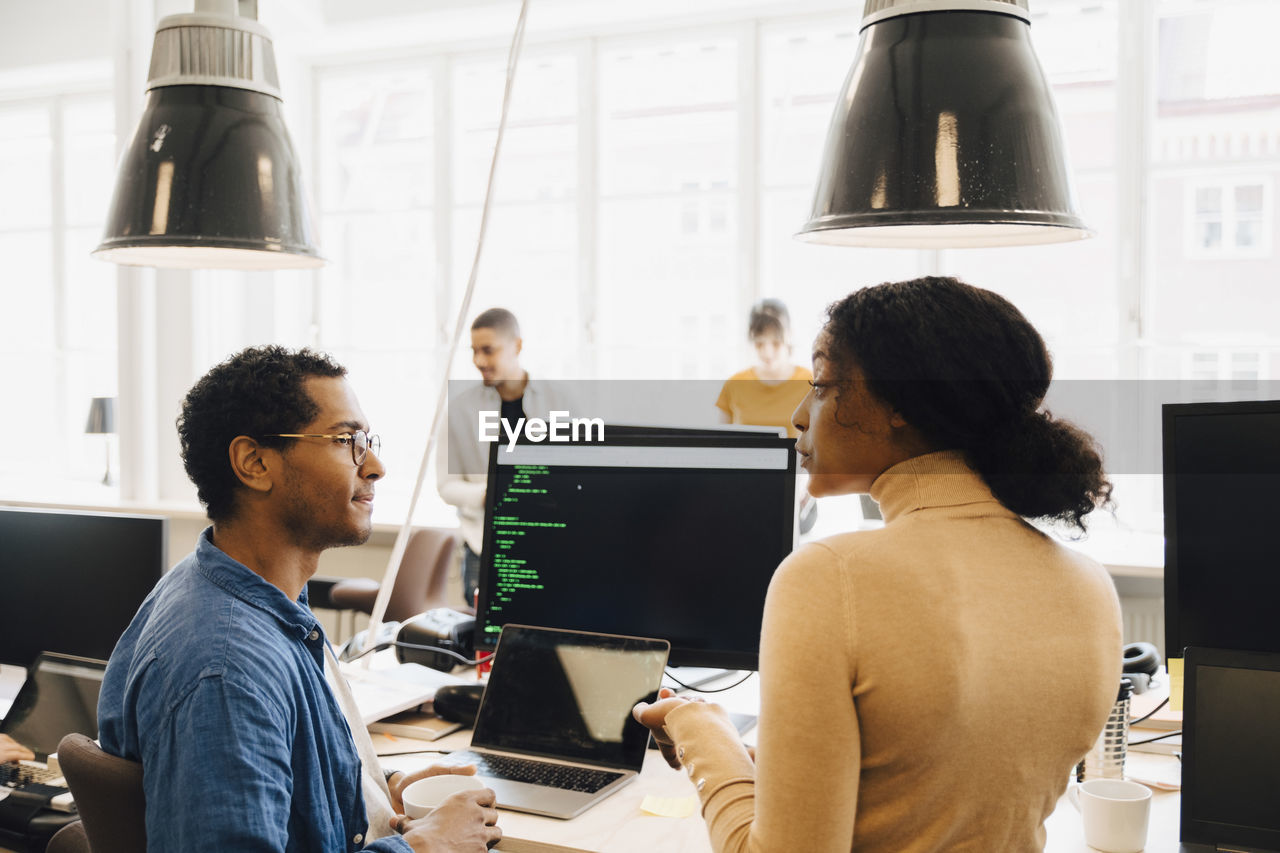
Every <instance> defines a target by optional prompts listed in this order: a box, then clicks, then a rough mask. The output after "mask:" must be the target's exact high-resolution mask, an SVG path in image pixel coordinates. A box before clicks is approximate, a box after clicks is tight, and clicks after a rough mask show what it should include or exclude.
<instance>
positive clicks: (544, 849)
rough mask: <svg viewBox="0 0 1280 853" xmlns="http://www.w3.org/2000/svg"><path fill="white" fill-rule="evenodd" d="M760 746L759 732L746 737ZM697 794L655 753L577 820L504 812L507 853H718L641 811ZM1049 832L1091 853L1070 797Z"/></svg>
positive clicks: (1156, 824) (703, 838)
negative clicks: (652, 801) (656, 800)
mask: <svg viewBox="0 0 1280 853" xmlns="http://www.w3.org/2000/svg"><path fill="white" fill-rule="evenodd" d="M707 698H708V699H710V700H713V701H717V702H720V703H721V704H723V705H724V706H725V707H726V708H727V709H729V710H731V711H743V712H748V713H750V712H753V710H754V708H755V707H756V706H757V705H758V698H757V680H756V678H752V679H750V680H748V682H747V683H746V684H744V685H742V687H740V688H736V689H735V690H733V691H730V692H728V693H725V694H721V695H719V696H715V695H713V696H708V697H707ZM470 739H471V732H470V731H466V730H464V731H461V732H456V733H454V734H451V735H448V736H446V737H443V738H441V739H440V740H437V741H434V742H430V743H425V744H424V746H428V747H434V748H438V749H450V750H452V749H463V748H465V747H466V746H467V745H468V744H469V743H470ZM745 739H746V740H747V741H748V742H753V741H754V731H753V732H748V734H747V737H746V738H745ZM430 761H431V756H430V755H404V756H394V757H387V758H384V759H383V763H384V766H386V767H388V768H396V769H415V768H418V767H421V766H423V765H424V764H428V763H430ZM1126 768H1127V770H1128V771H1129V773H1130V774H1131V775H1134V776H1138V777H1140V778H1157V779H1162V780H1163V779H1176V778H1178V776H1179V763H1178V760H1177V759H1176V758H1174V757H1173V756H1171V755H1156V754H1151V753H1130V755H1129V756H1128V760H1127V764H1126ZM693 793H694V790H693V784H692V783H691V782H690V781H689V778H688V776H687V775H686V774H685V773H684V772H682V771H679V770H673V769H672V768H670V767H668V766H667V763H666V762H665V761H663V760H662V756H661V755H659V754H658V751H657V750H649V753H648V755H647V756H646V757H645V763H644V770H643V771H642V772H641V773H640V776H639V778H638V779H637V780H636V781H635V782H632V783H630V784H629V785H626V786H625V787H623V788H622V789H621V790H619V791H618V792H617V793H615V794H613V795H612V796H610V797H608V798H607V799H605V800H604V801H602V802H600V803H598V804H596V805H595V806H592V807H591V808H590V809H588V810H587V811H586V812H584V813H583V814H581V815H579V816H578V817H576V818H574V819H573V820H567V821H565V820H555V819H553V818H545V817H538V816H536V815H526V814H520V813H519V812H511V811H505V810H503V811H501V812H500V813H499V817H498V825H499V826H500V827H502V832H503V836H504V838H503V842H502V844H500V845H499V847H498V849H499V850H505V851H508V853H565V851H600V853H632V852H633V851H634V853H710V850H711V843H710V840H709V838H708V836H707V830H706V825H705V824H704V823H703V820H702V816H701V814H700V813H695V814H694V815H693V816H692V817H688V818H679V819H677V818H669V817H656V816H653V815H647V814H644V813H643V812H641V811H640V803H641V801H642V800H643V799H644V797H645V795H647V794H652V795H654V796H658V797H686V796H691V795H692V794H693ZM1178 819H1179V795H1178V793H1177V792H1170V791H1154V792H1153V797H1152V801H1151V825H1150V830H1149V832H1148V835H1147V846H1146V853H1177V851H1178V843H1179V842H1178ZM1045 826H1046V829H1047V833H1048V838H1047V843H1046V845H1045V851H1046V853H1091V851H1093V848H1092V847H1089V846H1088V845H1087V844H1085V843H1084V827H1083V826H1082V824H1081V821H1080V816H1079V813H1078V812H1077V811H1076V810H1075V807H1074V806H1072V805H1071V803H1070V802H1069V801H1068V800H1067V798H1066V796H1065V795H1063V797H1062V798H1061V799H1059V801H1058V806H1057V808H1056V809H1055V810H1054V812H1053V814H1051V815H1050V816H1049V819H1048V820H1047V821H1046V822H1045Z"/></svg>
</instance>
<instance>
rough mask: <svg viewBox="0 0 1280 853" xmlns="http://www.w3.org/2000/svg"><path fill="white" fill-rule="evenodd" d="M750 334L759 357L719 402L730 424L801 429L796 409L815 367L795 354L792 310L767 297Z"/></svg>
mask: <svg viewBox="0 0 1280 853" xmlns="http://www.w3.org/2000/svg"><path fill="white" fill-rule="evenodd" d="M747 337H748V338H749V339H750V340H751V344H752V346H754V347H755V350H756V363H755V364H753V365H752V366H751V367H748V368H747V369H746V370H742V371H739V372H738V373H735V374H734V375H733V376H730V377H729V379H728V380H727V381H726V382H725V383H724V386H723V387H722V388H721V389H720V396H719V397H718V398H717V399H716V408H718V409H719V410H720V420H721V422H722V423H726V424H752V425H756V426H775V427H785V428H786V430H787V435H789V436H791V437H792V438H795V437H796V436H797V435H798V434H799V433H797V432H796V429H795V427H794V426H792V424H791V413H792V412H794V411H795V408H796V406H798V405H799V404H800V401H801V400H803V399H804V395H805V394H807V393H808V392H809V380H811V379H813V373H812V372H811V371H810V370H809V368H807V367H802V366H800V365H798V364H795V363H794V361H793V360H792V358H791V315H790V314H789V313H788V312H787V306H786V305H784V304H783V303H782V301H781V300H778V299H762V300H760V301H759V302H757V303H756V304H755V305H753V306H751V316H750V318H749V320H748V323H747Z"/></svg>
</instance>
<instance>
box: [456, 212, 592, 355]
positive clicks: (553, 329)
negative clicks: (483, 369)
mask: <svg viewBox="0 0 1280 853" xmlns="http://www.w3.org/2000/svg"><path fill="white" fill-rule="evenodd" d="M577 221H578V220H577V206H576V205H571V204H519V205H517V204H510V205H504V206H501V207H495V208H494V209H493V210H492V212H491V214H490V219H489V233H488V236H487V238H486V249H485V254H484V258H483V260H482V261H481V264H480V276H479V278H478V279H477V280H476V292H475V296H474V298H473V299H472V302H471V317H474V316H475V315H476V314H479V313H480V312H481V311H483V310H485V309H487V308H493V307H495V306H500V307H503V308H506V309H508V310H510V311H511V312H513V313H514V314H515V315H516V318H517V319H518V320H519V321H520V332H521V334H522V336H523V337H524V341H525V344H524V351H523V352H522V354H521V364H522V365H523V366H524V367H525V368H526V369H527V370H529V371H531V372H533V373H535V374H537V375H539V376H542V377H554V378H565V377H578V376H581V375H582V374H583V372H584V368H585V367H586V365H585V364H584V361H589V360H584V359H583V358H582V357H581V354H580V353H579V351H578V342H579V330H580V328H581V325H582V324H581V319H580V314H579V311H578V288H577V281H578V269H577V265H578V240H577ZM479 227H480V212H479V210H478V209H477V208H469V209H464V210H460V211H458V213H457V215H456V216H455V218H454V237H455V239H454V257H455V258H457V264H458V267H457V268H458V275H457V276H456V279H457V281H458V287H457V288H456V290H455V291H454V299H453V307H452V308H451V310H450V313H451V314H452V313H453V312H455V311H456V310H457V304H458V303H459V302H460V301H461V299H462V293H463V287H464V286H465V285H466V276H467V275H468V273H469V272H470V268H471V261H472V258H473V256H474V255H475V250H476V244H475V241H476V232H477V230H478V229H479ZM471 317H468V318H467V319H468V321H470V319H471ZM469 346H470V341H469V339H468V340H464V341H463V343H462V349H461V355H460V357H459V360H463V359H466V358H467V357H468V356H469V352H470V351H469V350H468V347H469ZM463 363H464V364H465V361H464V362H463ZM462 371H463V372H462V375H464V376H467V377H472V378H473V377H476V376H478V375H479V374H477V373H475V372H474V371H472V370H471V369H470V368H469V367H463V368H462ZM454 375H455V376H456V375H458V374H456V373H455V374H454Z"/></svg>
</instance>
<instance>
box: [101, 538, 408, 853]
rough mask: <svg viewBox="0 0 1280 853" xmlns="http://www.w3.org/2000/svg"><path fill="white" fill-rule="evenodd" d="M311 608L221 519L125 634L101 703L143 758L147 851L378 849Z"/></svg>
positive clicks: (121, 751) (127, 751)
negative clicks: (218, 531) (228, 546)
mask: <svg viewBox="0 0 1280 853" xmlns="http://www.w3.org/2000/svg"><path fill="white" fill-rule="evenodd" d="M325 642H326V640H325V636H324V632H323V631H322V630H321V628H320V625H319V624H318V623H317V622H316V618H315V616H314V615H313V614H312V613H311V611H310V610H309V609H308V608H307V607H306V592H305V590H304V592H303V594H302V596H301V598H300V599H299V600H298V601H296V602H295V601H290V600H289V598H288V596H286V595H285V594H284V593H283V592H281V591H280V590H279V588H277V587H275V586H273V585H272V584H270V583H268V582H267V581H265V580H263V578H262V577H260V576H259V575H257V574H255V573H254V572H252V571H250V570H249V569H248V568H246V567H245V566H244V565H242V564H240V563H238V562H236V561H235V560H233V559H231V558H230V557H228V556H227V555H226V554H224V553H223V552H222V551H220V550H219V549H218V548H217V547H216V546H214V544H213V540H212V528H209V529H207V530H205V531H204V533H203V534H202V535H201V537H200V541H199V543H198V544H197V546H196V550H195V553H193V554H191V555H189V556H188V557H187V558H186V559H184V560H183V561H182V562H181V563H179V564H178V565H177V566H175V567H174V569H173V570H172V571H171V572H169V573H168V574H167V575H165V576H164V578H162V579H161V581H160V583H159V584H157V585H156V588H155V589H154V590H153V591H152V593H151V595H150V596H148V598H147V600H146V601H145V602H144V603H143V605H142V607H141V608H140V609H139V610H138V613H137V615H136V616H135V617H134V619H133V623H132V624H130V626H129V629H128V630H127V631H125V633H124V636H122V637H121V638H120V642H119V644H117V646H116V648H115V651H114V652H112V654H111V662H110V663H109V665H108V666H107V673H106V677H105V679H104V681H103V684H102V693H101V696H100V697H99V700H98V729H99V739H100V741H101V743H102V748H103V749H104V750H105V751H107V752H109V753H111V754H112V755H119V756H123V757H124V758H128V759H131V760H133V761H140V762H142V780H143V789H144V791H145V793H146V803H147V849H148V850H150V851H152V853H165V851H175V853H176V852H177V851H181V853H197V851H219V853H221V851H227V850H236V851H267V850H270V851H297V853H302V851H308V853H310V852H311V851H325V853H338V851H343V852H344V853H345V851H354V850H360V849H368V850H375V851H380V853H393V851H395V853H403V851H407V850H409V845H408V844H407V843H406V842H405V841H404V839H402V838H400V837H398V836H392V837H389V838H383V839H380V840H378V841H376V842H374V843H372V844H370V845H369V846H368V847H367V848H366V847H365V845H364V836H365V834H366V833H367V831H368V818H367V816H366V813H365V806H364V800H363V798H362V796H361V789H360V758H359V756H358V755H357V753H356V749H355V744H354V743H353V742H352V740H351V730H350V729H349V728H347V722H346V720H345V719H344V718H343V716H342V712H341V710H340V709H339V707H338V704H337V702H336V701H335V699H334V696H333V694H332V693H331V692H330V690H329V686H328V684H326V683H325V679H324V657H323V655H324V643H325Z"/></svg>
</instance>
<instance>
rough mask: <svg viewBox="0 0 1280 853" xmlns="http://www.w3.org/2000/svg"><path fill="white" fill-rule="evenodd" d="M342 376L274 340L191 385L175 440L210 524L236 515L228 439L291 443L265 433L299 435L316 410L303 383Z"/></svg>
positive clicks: (337, 368)
mask: <svg viewBox="0 0 1280 853" xmlns="http://www.w3.org/2000/svg"><path fill="white" fill-rule="evenodd" d="M346 375H347V369H346V368H345V367H343V366H342V365H340V364H338V363H337V362H335V361H333V360H332V359H330V358H329V356H327V355H325V354H324V353H318V352H315V351H313V350H310V349H305V348H304V349H300V350H296V351H294V350H289V349H285V348H284V347H280V346H274V345H273V346H260V347H249V348H248V349H245V350H242V351H241V352H238V353H236V354H235V355H233V356H231V357H230V358H228V359H227V360H226V361H224V362H222V363H221V364H219V365H217V366H216V367H214V368H213V369H212V370H210V371H209V372H208V373H206V374H205V375H204V376H203V377H201V379H200V381H198V382H196V384H195V385H194V386H192V388H191V390H190V391H188V392H187V396H186V398H185V399H184V400H183V401H182V413H181V414H180V415H179V416H178V421H177V426H178V438H179V440H180V441H181V443H182V464H183V465H184V466H185V467H186V469H187V476H188V477H190V478H191V482H193V483H195V484H196V493H197V495H198V496H199V498H200V502H201V503H202V504H204V505H205V508H206V511H207V512H208V515H209V519H210V520H211V521H214V522H219V521H229V520H230V519H232V518H233V517H234V516H235V512H236V489H237V487H238V486H239V484H240V481H239V480H237V479H236V476H235V474H233V473H232V471H231V464H230V460H229V458H228V456H227V448H228V447H230V445H231V441H232V439H234V438H235V437H236V436H240V435H247V436H250V437H251V438H254V439H256V440H257V441H258V443H260V444H262V445H265V446H267V447H283V446H286V445H287V444H288V443H289V442H292V441H295V439H290V438H267V437H266V436H267V435H268V434H270V433H279V432H301V431H302V428H303V427H305V426H306V425H307V424H309V423H310V422H311V421H312V420H314V419H315V417H316V415H317V414H319V412H320V407H319V406H317V405H316V403H315V401H314V400H312V399H311V397H310V396H308V394H307V392H306V389H305V388H304V387H303V382H304V381H305V380H307V379H308V378H310V377H313V376H319V377H340V376H346Z"/></svg>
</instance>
